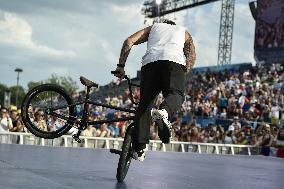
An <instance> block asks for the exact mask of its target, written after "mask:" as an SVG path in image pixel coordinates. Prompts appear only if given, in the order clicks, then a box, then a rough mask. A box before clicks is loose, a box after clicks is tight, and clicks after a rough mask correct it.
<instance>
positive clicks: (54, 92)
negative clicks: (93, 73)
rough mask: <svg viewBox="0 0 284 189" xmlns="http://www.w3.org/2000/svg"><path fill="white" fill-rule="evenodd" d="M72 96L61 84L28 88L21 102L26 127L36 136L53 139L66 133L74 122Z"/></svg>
mask: <svg viewBox="0 0 284 189" xmlns="http://www.w3.org/2000/svg"><path fill="white" fill-rule="evenodd" d="M72 104H73V101H72V98H70V96H69V95H68V94H67V92H66V91H65V90H64V88H62V87H61V86H58V85H54V84H43V85H39V86H37V87H35V88H33V89H32V90H30V91H29V92H28V93H27V95H26V96H25V99H24V101H23V104H22V113H21V114H22V119H23V122H24V124H25V126H26V128H27V129H28V130H29V131H30V132H31V133H33V134H34V135H35V136H37V137H41V138H46V139H53V138H57V137H59V136H62V135H64V134H66V133H67V132H68V131H69V130H70V128H71V127H72V125H73V123H74V121H73V120H74V106H73V105H72Z"/></svg>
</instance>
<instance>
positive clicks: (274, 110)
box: [271, 106, 280, 119]
mask: <svg viewBox="0 0 284 189" xmlns="http://www.w3.org/2000/svg"><path fill="white" fill-rule="evenodd" d="M279 110H280V109H279V106H272V107H271V117H273V118H276V119H279Z"/></svg>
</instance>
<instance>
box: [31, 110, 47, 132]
mask: <svg viewBox="0 0 284 189" xmlns="http://www.w3.org/2000/svg"><path fill="white" fill-rule="evenodd" d="M34 124H35V125H36V126H37V127H38V129H40V130H42V131H47V124H46V121H45V117H44V112H43V111H42V110H38V111H37V112H36V113H35V120H34Z"/></svg>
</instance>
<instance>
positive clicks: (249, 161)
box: [0, 144, 284, 189]
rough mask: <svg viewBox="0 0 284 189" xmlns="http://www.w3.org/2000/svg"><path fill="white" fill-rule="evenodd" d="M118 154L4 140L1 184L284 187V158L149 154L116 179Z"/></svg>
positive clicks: (12, 188) (6, 187) (11, 188)
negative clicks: (5, 142) (124, 174)
mask: <svg viewBox="0 0 284 189" xmlns="http://www.w3.org/2000/svg"><path fill="white" fill-rule="evenodd" d="M118 158H119V156H118V155H115V154H111V153H110V152H109V150H106V149H87V148H66V147H44V146H29V145H13V144H0V188H1V189H2V188H3V189H19V188H20V189H22V188H23V189H34V188H41V189H45V188H52V189H57V188H58V189H59V188H60V189H62V188H63V189H64V188H66V189H73V188H74V189H78V188H80V189H85V188H98V189H104V188H106V189H112V188H115V189H117V188H127V189H135V188H137V189H138V188H139V189H151V188H155V189H156V188H158V189H160V188H161V189H174V188H176V189H183V188H198V189H214V188H218V189H223V188H224V189H225V188H226V189H229V188H232V189H238V188H241V189H248V188H249V189H253V188H257V189H262V188H263V189H280V188H281V189H282V188H283V186H284V179H283V173H284V160H283V159H279V158H273V157H263V156H246V155H235V156H233V155H214V154H195V153H180V152H150V151H148V152H147V153H146V159H145V161H144V162H138V161H134V160H133V161H132V163H131V165H130V168H129V171H128V174H127V176H126V178H125V181H124V182H123V183H117V181H116V177H115V176H116V168H117V163H118Z"/></svg>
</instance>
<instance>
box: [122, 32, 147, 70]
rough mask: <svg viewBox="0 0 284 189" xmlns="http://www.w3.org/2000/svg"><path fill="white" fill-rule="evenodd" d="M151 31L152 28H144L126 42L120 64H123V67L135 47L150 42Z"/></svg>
mask: <svg viewBox="0 0 284 189" xmlns="http://www.w3.org/2000/svg"><path fill="white" fill-rule="evenodd" d="M150 31H151V27H147V28H144V29H142V30H140V31H138V32H136V33H134V34H132V35H131V36H129V37H128V38H127V39H126V40H125V41H124V43H123V46H122V48H121V52H120V57H119V64H122V65H124V64H125V62H126V60H127V57H128V55H129V53H130V50H131V48H132V46H133V45H138V44H141V43H144V42H146V41H147V40H148V36H149V33H150Z"/></svg>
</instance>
